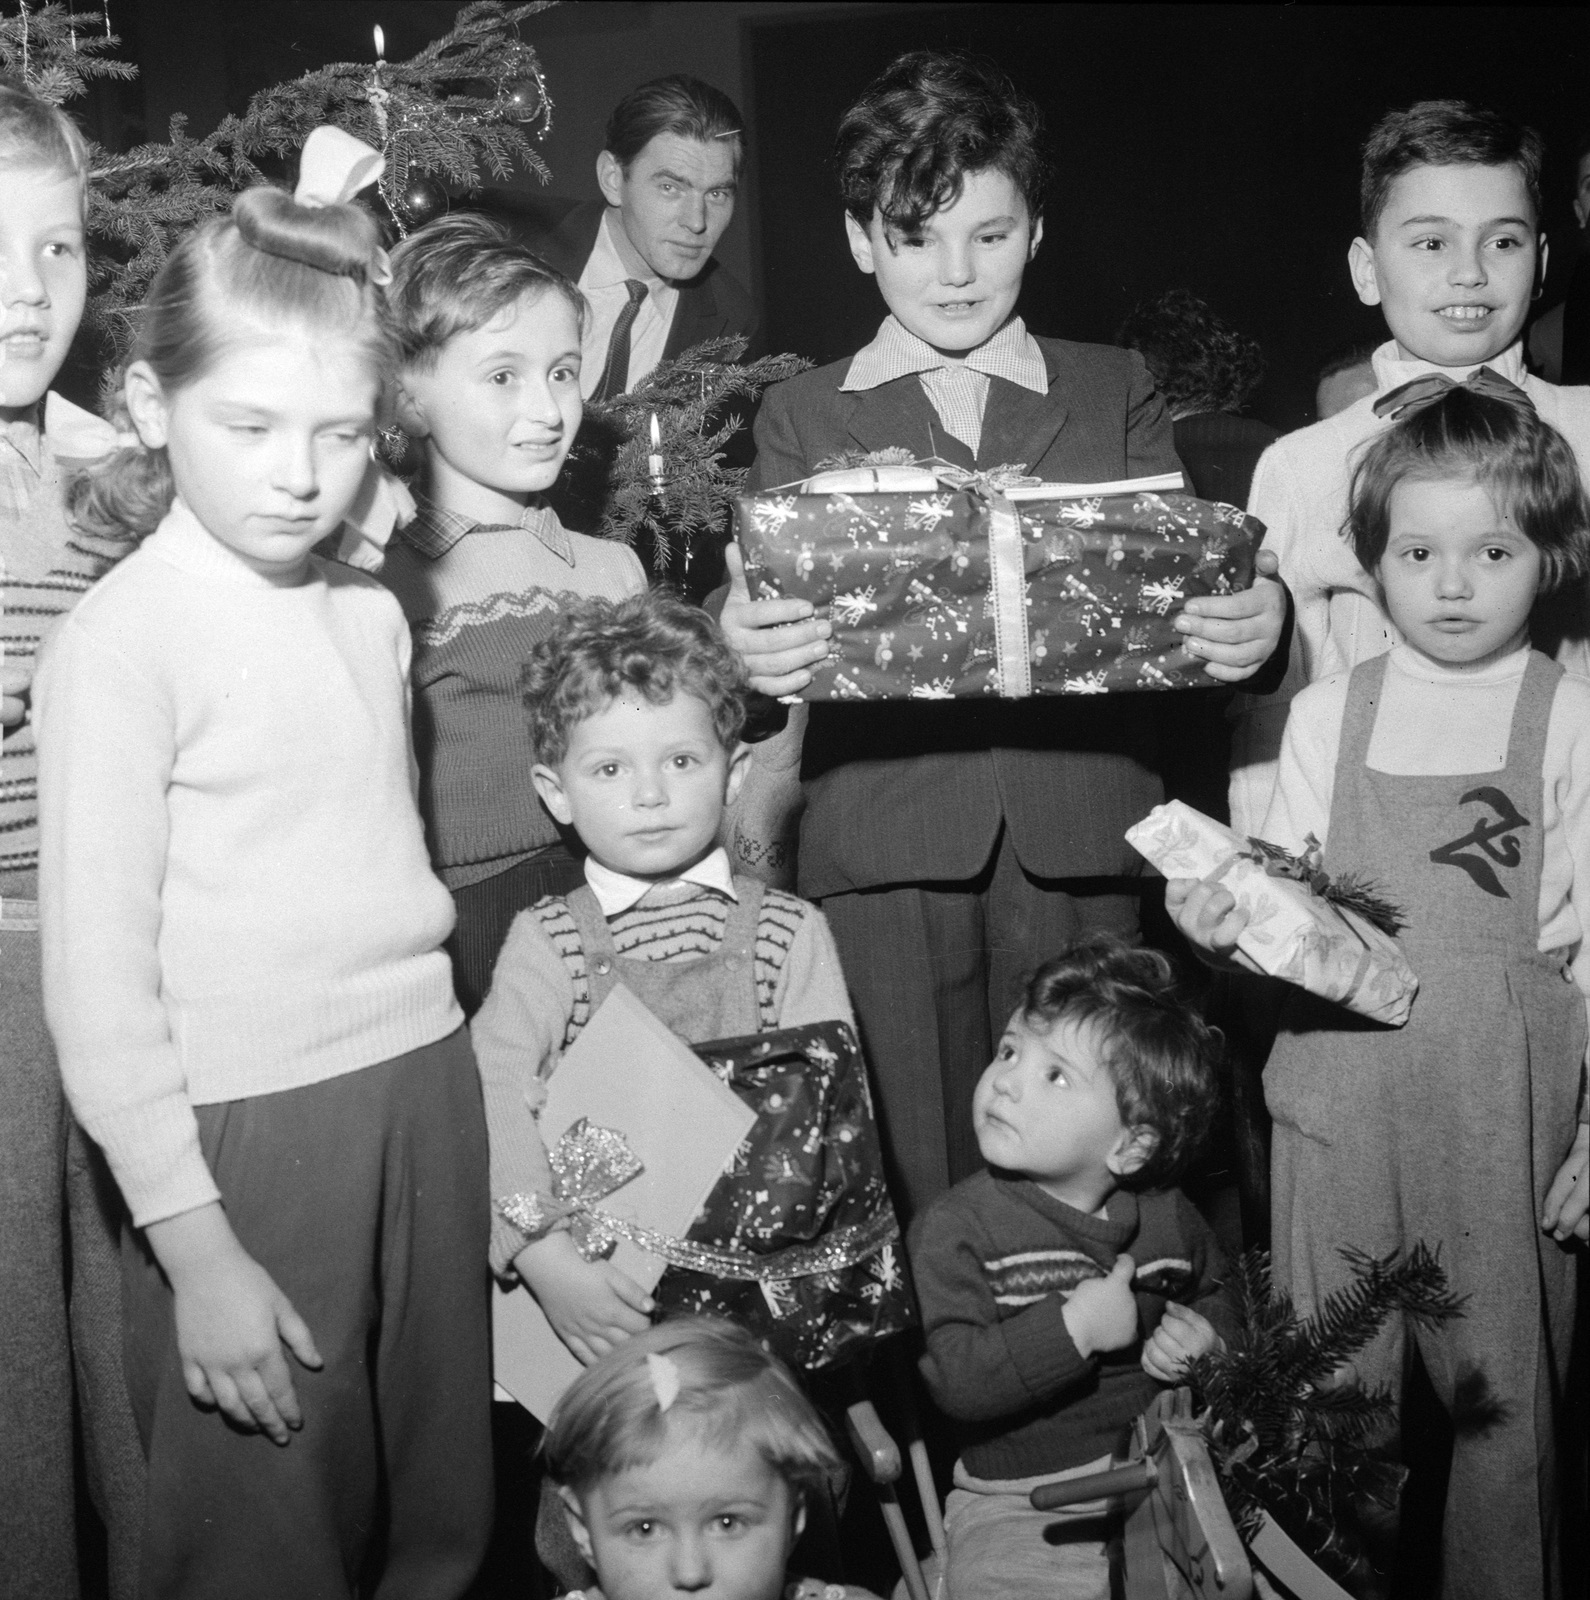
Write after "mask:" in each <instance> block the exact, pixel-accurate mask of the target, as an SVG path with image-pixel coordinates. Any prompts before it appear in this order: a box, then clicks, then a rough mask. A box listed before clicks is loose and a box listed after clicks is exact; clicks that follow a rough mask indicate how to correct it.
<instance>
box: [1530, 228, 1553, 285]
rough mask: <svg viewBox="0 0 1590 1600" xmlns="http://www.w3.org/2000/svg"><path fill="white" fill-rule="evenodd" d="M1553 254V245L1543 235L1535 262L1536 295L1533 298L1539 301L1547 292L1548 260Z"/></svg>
mask: <svg viewBox="0 0 1590 1600" xmlns="http://www.w3.org/2000/svg"><path fill="white" fill-rule="evenodd" d="M1550 253H1551V243H1550V241H1549V240H1548V239H1547V238H1546V235H1545V234H1544V233H1543V234H1541V236H1540V245H1539V250H1538V253H1537V256H1536V260H1535V293H1534V295H1533V297H1532V298H1534V299H1536V300H1538V299H1539V298H1540V297H1541V296H1542V295H1543V294H1544V293H1545V292H1546V259H1547V257H1548V256H1549V255H1550Z"/></svg>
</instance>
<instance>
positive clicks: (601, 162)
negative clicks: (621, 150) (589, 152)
mask: <svg viewBox="0 0 1590 1600" xmlns="http://www.w3.org/2000/svg"><path fill="white" fill-rule="evenodd" d="M596 186H597V188H598V189H600V190H601V191H602V198H603V199H604V200H605V201H607V203H608V204H609V205H610V206H616V205H622V204H623V200H624V168H623V166H622V164H621V163H620V161H619V159H618V157H617V156H615V155H614V154H613V152H612V151H611V150H604V151H602V153H601V154H600V155H599V156H597V158H596Z"/></svg>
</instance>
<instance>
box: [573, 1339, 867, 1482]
mask: <svg viewBox="0 0 1590 1600" xmlns="http://www.w3.org/2000/svg"><path fill="white" fill-rule="evenodd" d="M652 1357H661V1358H663V1359H665V1360H666V1361H667V1362H668V1364H669V1367H670V1368H671V1369H672V1371H671V1373H670V1376H672V1377H675V1378H677V1380H678V1385H679V1387H678V1393H677V1394H676V1395H674V1396H672V1397H671V1398H669V1399H668V1401H667V1404H666V1406H665V1405H664V1404H663V1397H662V1396H660V1395H659V1393H658V1387H657V1380H656V1377H655V1376H654V1372H655V1367H654V1365H653V1362H652V1359H651V1358H652ZM665 1370H666V1369H665ZM684 1429H689V1430H690V1437H691V1440H692V1443H694V1444H695V1445H697V1447H698V1448H706V1447H714V1446H715V1447H720V1448H721V1447H725V1446H729V1445H732V1444H734V1443H737V1442H739V1441H741V1440H749V1441H750V1443H751V1445H752V1446H753V1447H754V1448H755V1450H756V1451H757V1453H758V1454H759V1455H760V1456H761V1457H762V1458H763V1460H765V1461H766V1462H767V1463H768V1465H769V1466H770V1467H772V1468H773V1470H774V1471H775V1472H777V1473H778V1475H779V1476H780V1477H781V1478H783V1479H784V1481H785V1482H786V1483H788V1484H789V1485H790V1486H791V1487H792V1488H793V1489H794V1490H795V1492H796V1493H797V1494H804V1493H806V1492H807V1491H809V1490H813V1489H816V1488H817V1487H818V1486H819V1485H821V1484H822V1483H823V1482H824V1481H825V1480H826V1479H827V1477H828V1475H829V1474H830V1473H831V1472H833V1471H835V1470H836V1469H837V1468H838V1466H839V1457H838V1454H837V1453H836V1452H835V1450H834V1447H833V1444H832V1443H831V1442H830V1440H829V1438H828V1434H827V1431H826V1430H825V1429H824V1427H823V1424H822V1421H821V1419H820V1418H819V1417H818V1415H817V1413H816V1412H815V1411H814V1410H813V1409H812V1404H811V1402H810V1401H809V1400H808V1399H807V1398H806V1396H805V1395H804V1394H802V1393H801V1389H800V1385H799V1384H798V1383H796V1381H795V1379H794V1377H793V1376H792V1375H791V1373H790V1371H789V1369H788V1368H787V1367H786V1366H785V1365H784V1364H783V1362H781V1361H780V1360H779V1359H778V1358H777V1357H776V1356H774V1355H772V1354H771V1353H770V1352H769V1351H768V1350H767V1349H766V1348H765V1347H764V1346H763V1345H761V1344H759V1343H758V1342H757V1340H756V1339H754V1338H753V1337H752V1336H751V1335H750V1334H749V1333H747V1332H746V1330H745V1329H744V1328H741V1327H737V1326H736V1325H735V1324H734V1323H732V1322H722V1321H719V1320H718V1319H717V1318H714V1317H676V1318H671V1319H670V1320H668V1321H666V1322H661V1323H659V1324H658V1325H657V1326H656V1327H654V1328H648V1329H647V1330H646V1331H645V1332H644V1333H639V1334H637V1335H636V1336H635V1337H634V1338H633V1339H626V1340H625V1341H624V1343H623V1344H621V1345H619V1346H617V1347H616V1348H615V1349H613V1350H610V1351H608V1353H607V1354H606V1355H605V1356H603V1357H602V1359H601V1360H600V1361H598V1362H596V1363H595V1365H593V1366H590V1367H587V1368H586V1369H585V1371H584V1372H582V1373H581V1374H580V1376H579V1377H578V1378H576V1379H575V1381H574V1382H573V1383H572V1384H571V1385H570V1386H569V1388H568V1389H567V1390H566V1391H565V1393H564V1395H563V1397H562V1398H561V1399H560V1400H559V1401H558V1404H557V1409H556V1410H555V1411H554V1412H553V1413H552V1418H551V1421H550V1422H549V1423H548V1424H547V1432H546V1437H545V1439H544V1440H543V1441H542V1452H543V1454H544V1455H545V1457H546V1463H547V1473H548V1476H549V1477H550V1478H551V1479H552V1481H553V1482H554V1483H560V1484H565V1485H567V1486H568V1487H569V1488H571V1489H573V1490H574V1491H575V1492H576V1493H578V1492H579V1491H581V1490H583V1489H586V1488H588V1487H589V1486H590V1485H592V1484H595V1483H599V1482H601V1480H602V1479H604V1478H610V1477H613V1476H614V1475H615V1474H617V1473H620V1472H624V1471H626V1470H627V1469H629V1468H631V1467H637V1466H646V1465H649V1464H650V1463H651V1462H653V1461H655V1460H656V1459H657V1457H658V1456H659V1455H660V1454H661V1453H662V1452H663V1450H664V1449H666V1448H667V1445H668V1442H669V1440H670V1438H671V1437H672V1438H677V1437H678V1435H679V1433H680V1431H681V1430H684Z"/></svg>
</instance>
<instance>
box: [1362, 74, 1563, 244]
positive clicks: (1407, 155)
mask: <svg viewBox="0 0 1590 1600" xmlns="http://www.w3.org/2000/svg"><path fill="white" fill-rule="evenodd" d="M1545 164H1546V145H1545V141H1544V140H1543V139H1542V138H1541V137H1540V135H1539V134H1538V133H1536V132H1535V130H1534V129H1533V128H1526V127H1524V126H1523V125H1522V124H1521V123H1517V122H1514V121H1512V120H1511V119H1510V118H1508V117H1504V116H1502V115H1501V114H1500V113H1498V112H1495V111H1491V110H1489V109H1487V108H1486V107H1485V106H1476V105H1471V104H1470V103H1469V102H1468V101H1466V100H1421V101H1419V103H1418V104H1417V105H1411V106H1409V107H1408V108H1407V109H1406V110H1405V111H1388V112H1387V113H1386V115H1385V116H1383V117H1382V118H1381V119H1380V121H1379V122H1377V123H1376V124H1375V125H1374V127H1373V128H1371V129H1370V131H1369V137H1368V138H1367V139H1366V140H1365V141H1364V149H1363V168H1362V171H1361V174H1360V176H1359V180H1358V209H1359V212H1360V215H1361V218H1362V221H1363V228H1364V237H1365V238H1366V239H1373V238H1374V236H1375V224H1376V223H1378V222H1379V221H1380V214H1381V212H1383V211H1384V210H1385V209H1386V201H1387V200H1388V199H1389V198H1390V196H1391V186H1392V184H1393V183H1395V182H1396V181H1397V179H1398V178H1400V177H1401V176H1402V175H1403V173H1405V172H1408V171H1410V170H1411V169H1412V168H1414V167H1517V168H1518V172H1519V176H1520V177H1521V178H1522V179H1523V180H1524V187H1525V189H1527V190H1528V191H1529V203H1530V205H1531V206H1533V207H1534V210H1535V218H1536V220H1537V221H1538V220H1539V218H1540V214H1541V210H1542V205H1541V198H1540V173H1541V168H1542V167H1544V166H1545Z"/></svg>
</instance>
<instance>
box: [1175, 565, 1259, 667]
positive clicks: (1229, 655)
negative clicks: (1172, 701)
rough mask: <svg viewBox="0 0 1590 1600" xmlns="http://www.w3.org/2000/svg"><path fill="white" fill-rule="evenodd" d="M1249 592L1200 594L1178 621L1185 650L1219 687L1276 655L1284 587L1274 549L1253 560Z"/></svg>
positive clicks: (1191, 601)
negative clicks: (1200, 658)
mask: <svg viewBox="0 0 1590 1600" xmlns="http://www.w3.org/2000/svg"><path fill="white" fill-rule="evenodd" d="M1254 568H1255V572H1254V580H1253V587H1252V588H1251V589H1244V590H1242V592H1241V593H1240V594H1210V595H1200V596H1198V598H1197V599H1195V600H1189V601H1188V602H1187V604H1186V606H1185V607H1184V608H1183V610H1182V614H1181V615H1180V616H1179V617H1178V618H1177V619H1176V627H1177V629H1178V630H1179V631H1180V632H1181V633H1182V634H1183V635H1184V642H1185V643H1186V645H1187V648H1188V649H1189V650H1191V651H1192V653H1193V654H1194V655H1196V656H1200V657H1202V658H1203V663H1204V671H1205V672H1207V673H1208V674H1209V676H1210V677H1211V678H1218V679H1219V680H1220V682H1221V683H1241V682H1242V680H1243V679H1244V678H1251V677H1252V676H1253V674H1254V673H1255V672H1257V671H1258V670H1259V668H1260V667H1262V666H1263V665H1264V663H1265V662H1266V661H1268V660H1269V659H1270V657H1271V655H1273V654H1274V652H1275V647H1276V645H1278V644H1279V643H1280V642H1281V629H1282V628H1283V627H1284V626H1285V625H1286V586H1285V585H1284V584H1283V583H1281V582H1280V580H1279V579H1278V578H1277V577H1276V573H1277V572H1278V571H1279V570H1280V563H1279V562H1278V561H1277V560H1276V558H1275V552H1274V551H1273V550H1261V551H1260V552H1259V554H1258V556H1257V558H1256V559H1255V561H1254Z"/></svg>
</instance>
